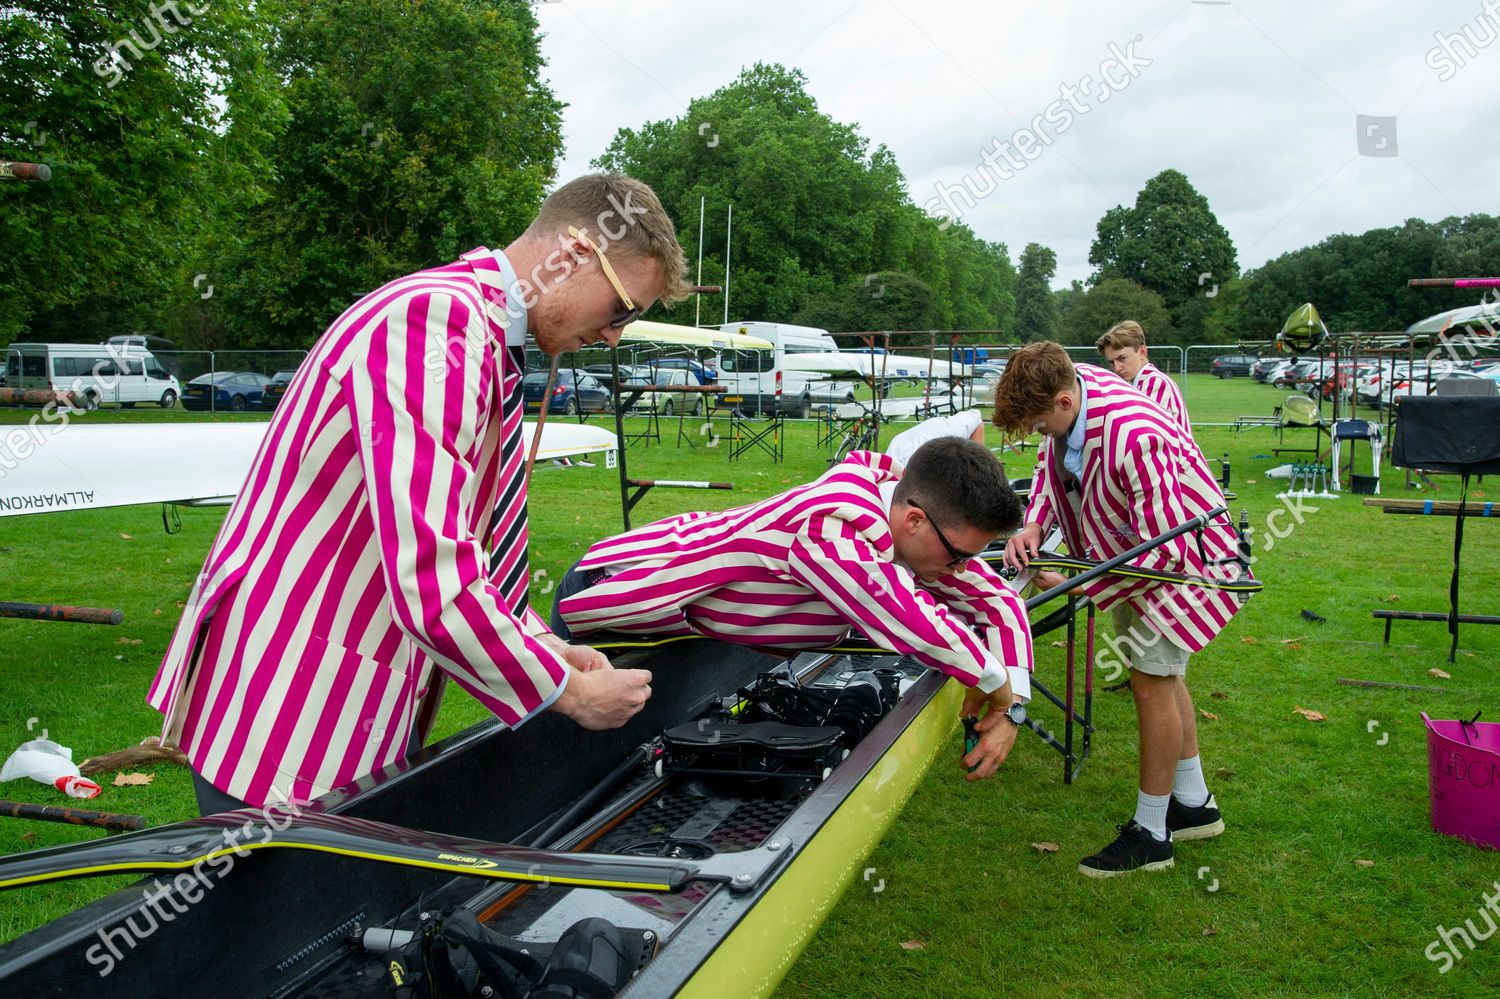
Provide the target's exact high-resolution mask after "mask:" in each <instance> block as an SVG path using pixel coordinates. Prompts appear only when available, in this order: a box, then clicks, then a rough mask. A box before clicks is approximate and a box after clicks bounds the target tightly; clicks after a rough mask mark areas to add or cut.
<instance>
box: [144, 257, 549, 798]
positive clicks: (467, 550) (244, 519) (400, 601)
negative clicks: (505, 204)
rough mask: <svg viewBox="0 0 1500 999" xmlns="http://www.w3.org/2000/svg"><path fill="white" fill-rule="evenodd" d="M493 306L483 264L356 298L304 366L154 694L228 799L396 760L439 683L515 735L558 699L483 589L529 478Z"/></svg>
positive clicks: (541, 630) (542, 659) (492, 590)
mask: <svg viewBox="0 0 1500 999" xmlns="http://www.w3.org/2000/svg"><path fill="white" fill-rule="evenodd" d="M503 302H504V288H503V282H502V280H501V277H500V270H499V265H498V263H497V261H496V259H495V256H494V254H493V253H491V252H490V251H488V250H485V249H484V248H482V247H481V248H480V249H478V250H475V251H473V252H471V253H469V254H465V255H464V257H463V258H462V259H460V260H458V261H457V262H455V263H453V264H450V265H447V266H444V267H437V268H433V269H431V270H427V271H423V272H420V273H417V274H412V275H409V276H407V277H403V278H400V279H398V280H396V281H392V282H391V283H390V284H387V285H385V286H384V287H382V288H380V289H378V290H376V291H373V292H371V293H370V294H368V295H366V296H365V297H364V298H362V299H361V300H360V301H359V302H357V303H355V304H354V305H353V306H352V307H350V308H349V310H348V311H347V312H345V313H344V314H343V315H342V316H340V317H339V318H338V320H337V321H335V322H334V324H333V325H332V326H331V327H329V329H328V331H327V332H326V333H324V334H323V336H322V338H321V339H319V341H318V342H317V344H316V345H315V346H314V347H313V349H312V352H311V353H310V354H309V356H308V357H307V359H306V360H305V361H304V362H303V363H302V366H301V367H300V368H299V369H298V371H297V375H296V377H295V378H294V379H293V381H292V383H291V386H290V387H289V388H288V390H287V393H286V396H285V398H284V399H283V400H282V402H281V404H280V405H279V406H278V407H277V409H276V413H275V416H274V417H272V419H271V424H270V427H269V429H268V431H267V433H266V438H265V442H264V443H263V444H262V445H261V448H260V451H259V453H258V454H257V455H256V457H255V460H254V463H253V464H252V466H251V469H250V474H249V478H248V480H247V481H246V483H245V486H244V488H243V489H242V490H241V491H240V493H239V495H238V497H237V498H236V499H235V502H234V504H233V505H232V506H231V507H230V509H229V513H228V516H227V517H226V518H225V520H224V524H223V526H222V527H221V528H220V530H219V534H218V537H217V539H216V540H215V542H214V544H213V547H212V548H211V549H210V551H209V553H208V558H207V560H206V561H205V563H204V566H203V571H202V573H201V574H200V575H199V577H198V581H197V583H196V585H194V587H193V589H192V593H191V594H190V596H189V597H188V600H187V605H186V607H185V609H184V610H183V614H182V619H181V621H179V623H178V626H177V631H176V633H175V634H174V636H173V638H172V642H171V645H170V646H169V647H168V649H167V653H166V656H165V658H164V659H163V660H162V665H161V669H160V671H159V672H158V674H157V676H156V680H155V682H154V683H153V684H152V687H151V692H150V695H149V697H148V701H149V703H150V704H151V705H152V706H153V707H155V708H156V709H157V710H159V711H161V712H162V713H163V714H164V715H165V716H166V721H165V725H164V735H165V736H166V737H168V738H171V739H174V740H176V741H177V742H178V743H179V744H180V745H181V746H182V748H183V749H184V750H185V751H186V752H187V755H188V759H189V760H190V762H191V763H192V765H193V767H194V769H196V770H197V771H198V772H199V773H201V774H202V775H203V776H204V777H205V778H207V779H208V780H209V781H210V782H211V783H212V784H213V785H214V786H215V787H217V788H219V789H220V790H222V791H225V792H227V793H229V794H231V795H233V796H235V797H237V798H241V799H243V800H244V801H246V802H248V803H250V804H252V805H260V804H263V803H265V802H266V801H268V800H273V799H276V800H280V799H282V798H286V799H290V800H306V799H308V798H310V797H313V796H315V795H317V794H321V793H323V792H324V791H327V790H328V789H330V788H333V787H337V786H339V785H341V784H344V783H347V782H348V781H350V780H352V779H354V778H356V777H359V776H361V775H363V774H366V773H369V772H370V771H371V770H373V769H376V768H379V767H382V766H385V765H388V764H390V763H393V762H395V761H397V760H399V759H401V758H402V757H403V756H404V755H405V752H406V749H407V742H408V739H409V738H410V734H411V730H412V726H413V716H414V713H415V707H416V705H417V702H418V700H419V698H420V697H421V695H422V694H424V693H425V689H426V685H427V683H428V682H429V679H430V676H431V672H432V669H433V668H434V667H436V668H440V669H442V670H444V671H446V672H447V673H448V674H449V675H450V676H452V677H453V679H454V680H456V681H457V682H458V683H459V684H460V685H461V686H463V687H464V688H465V689H466V690H468V691H469V692H470V693H471V694H473V695H474V696H475V697H476V698H478V699H479V700H480V701H481V702H482V703H483V704H484V705H485V706H486V707H487V708H489V709H490V710H491V711H493V712H494V713H495V714H496V715H498V716H499V717H500V718H501V720H503V721H505V722H507V723H509V724H512V725H514V724H517V723H519V722H521V721H522V720H524V719H525V718H527V717H528V716H529V715H531V714H532V713H534V712H535V711H537V710H538V709H539V708H541V707H543V706H545V705H546V704H547V703H548V701H549V699H550V698H552V697H553V696H555V694H556V693H557V692H558V691H559V690H560V684H561V683H562V682H563V681H564V678H565V677H566V670H567V666H566V664H565V663H564V662H563V660H562V659H561V658H560V657H559V656H558V655H557V654H556V653H555V652H553V650H552V649H551V648H549V647H548V646H547V645H545V644H543V643H542V642H541V641H540V640H539V639H538V637H537V636H539V635H542V634H545V633H546V632H547V628H546V625H545V624H544V623H542V621H541V619H540V618H539V617H537V616H536V615H535V614H534V613H531V612H528V613H527V615H526V620H524V621H521V620H517V619H516V617H514V616H513V615H512V614H511V613H510V611H509V610H508V609H507V606H506V603H505V600H504V599H503V597H502V595H501V593H500V592H499V590H498V589H497V587H496V585H495V583H494V582H493V581H492V580H490V579H489V578H487V572H486V552H485V551H484V543H483V539H484V538H486V537H487V536H488V534H489V531H490V529H491V527H492V524H491V520H492V518H493V517H494V508H495V505H496V503H497V497H498V496H499V495H500V492H501V488H502V485H503V483H504V480H505V479H506V477H507V476H509V475H511V474H521V473H516V472H515V469H514V468H513V467H505V468H502V467H501V448H500V443H501V440H502V436H503V434H504V433H505V432H506V431H507V430H511V429H514V424H516V423H517V422H518V421H519V420H520V419H521V413H520V411H519V409H520V407H519V406H515V407H502V406H501V400H502V399H503V398H505V395H504V391H505V388H506V387H507V386H510V385H512V384H513V383H514V379H516V378H519V377H520V374H521V373H520V372H517V371H513V370H510V368H511V365H510V363H509V362H508V361H507V360H506V350H505V347H504V342H505V334H504V331H503V329H502V327H501V325H500V321H501V320H502V319H503V318H504V309H503ZM511 408H514V409H515V410H516V411H515V412H510V411H502V410H509V409H511ZM513 463H514V462H513ZM195 652H196V654H195Z"/></svg>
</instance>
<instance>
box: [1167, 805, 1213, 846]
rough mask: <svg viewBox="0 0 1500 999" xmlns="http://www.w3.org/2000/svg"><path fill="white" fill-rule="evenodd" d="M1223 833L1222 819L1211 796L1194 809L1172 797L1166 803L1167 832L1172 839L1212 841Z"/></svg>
mask: <svg viewBox="0 0 1500 999" xmlns="http://www.w3.org/2000/svg"><path fill="white" fill-rule="evenodd" d="M1223 831H1224V817H1223V816H1222V815H1220V814H1219V803H1218V802H1217V801H1215V800H1214V796H1213V795H1211V794H1210V795H1209V796H1208V800H1207V801H1205V802H1204V803H1203V804H1201V805H1198V806H1196V807H1191V806H1188V805H1184V804H1183V803H1182V802H1180V801H1178V800H1177V796H1176V795H1173V796H1172V798H1171V800H1169V801H1168V802H1167V832H1169V833H1171V834H1172V839H1174V840H1178V841H1186V840H1190V839H1213V838H1214V837H1215V836H1217V835H1219V833H1221V832H1223Z"/></svg>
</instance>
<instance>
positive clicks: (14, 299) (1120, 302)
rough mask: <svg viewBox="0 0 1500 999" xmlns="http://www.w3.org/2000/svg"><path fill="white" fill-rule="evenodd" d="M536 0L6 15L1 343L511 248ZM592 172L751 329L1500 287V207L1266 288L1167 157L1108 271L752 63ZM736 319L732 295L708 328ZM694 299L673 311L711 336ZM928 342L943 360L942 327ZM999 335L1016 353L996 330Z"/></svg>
mask: <svg viewBox="0 0 1500 999" xmlns="http://www.w3.org/2000/svg"><path fill="white" fill-rule="evenodd" d="M544 74H545V62H544V60H543V58H542V55H541V49H540V43H539V30H538V25H537V21H536V17H535V14H534V11H533V8H532V5H531V4H529V3H526V2H522V0H424V2H422V3H415V2H412V0H222V2H220V0H215V2H213V3H211V4H210V3H201V4H199V3H191V2H187V0H177V2H167V3H162V2H159V0H123V2H117V3H112V4H110V5H108V7H106V6H105V5H103V4H94V3H87V4H66V5H64V4H58V3H55V2H53V0H13V2H12V3H9V4H7V5H6V6H5V8H4V11H3V12H0V87H3V89H4V93H6V94H7V100H8V103H9V104H10V105H11V106H10V107H9V108H8V109H7V111H6V113H5V115H4V116H3V117H0V159H4V160H26V161H36V162H44V163H47V164H48V165H49V166H51V168H52V179H51V181H49V182H47V183H20V182H15V181H5V182H0V240H3V245H4V246H6V248H7V250H8V251H9V252H8V254H7V256H8V266H7V267H6V268H5V269H4V270H3V271H0V340H4V341H8V340H14V339H17V338H26V339H42V340H63V341H67V340H79V341H93V342H98V341H100V340H102V339H104V338H105V337H107V336H109V335H112V334H115V333H122V332H150V333H159V334H162V335H165V336H168V337H170V338H172V339H174V340H176V341H178V342H179V343H180V344H182V345H183V346H187V347H210V348H218V347H237V348H257V347H301V346H306V345H308V344H310V343H311V342H312V340H314V339H315V338H316V337H317V336H318V335H319V334H320V333H321V331H322V330H323V329H324V328H325V327H326V326H327V324H328V323H329V322H330V321H331V320H332V319H333V318H334V317H335V316H336V315H337V314H338V313H339V312H341V311H342V310H343V309H344V308H345V307H347V305H348V304H349V303H350V302H351V301H352V300H353V299H355V298H356V297H358V296H359V295H360V294H362V293H364V292H366V291H368V290H370V289H371V288H374V287H376V286H378V285H379V284H381V283H383V282H384V281H387V280H389V279H391V278H392V277H395V276H398V275H400V274H402V273H406V272H408V271H412V270H417V269H420V268H422V267H427V266H432V265H434V264H438V263H442V262H446V261H449V260H452V259H455V258H456V257H457V256H458V254H460V253H462V252H464V251H466V250H468V249H471V248H472V247H474V246H476V245H479V244H486V245H489V246H492V247H498V246H503V245H505V244H506V243H507V242H509V241H510V239H512V238H514V237H515V236H516V235H517V234H518V233H519V232H520V231H521V229H522V228H523V227H524V226H525V225H526V223H527V222H528V221H529V219H530V218H531V217H532V215H533V213H534V212H535V210H536V208H537V206H538V205H539V204H540V202H541V199H542V198H543V197H544V195H545V193H546V191H547V190H548V189H549V188H550V187H551V186H553V185H554V184H555V183H557V182H558V181H559V180H565V179H567V178H558V177H557V176H556V170H557V164H558V159H559V157H560V155H561V152H562V131H561V116H562V107H563V105H562V104H561V103H560V102H559V101H558V99H557V97H556V95H555V94H554V93H553V92H552V90H551V88H550V87H549V86H548V85H547V83H546V81H545V78H544ZM594 164H595V166H596V167H598V168H601V169H609V170H621V171H624V172H627V173H630V174H632V175H634V176H636V177H639V178H640V179H642V180H644V181H646V182H647V183H649V184H651V185H652V186H653V187H654V188H655V189H656V190H657V192H658V194H660V195H661V197H662V200H663V202H664V203H665V204H666V206H667V207H668V209H669V211H670V212H671V213H672V216H673V218H674V219H675V220H676V222H677V225H678V229H679V236H680V239H681V241H682V244H683V246H684V249H685V250H686V251H687V253H688V256H689V258H690V262H692V263H693V264H694V266H696V259H697V256H698V253H699V250H700V247H699V235H698V232H699V224H700V205H702V206H703V209H702V213H701V221H702V225H703V230H704V238H703V243H704V245H703V246H702V247H701V250H702V260H703V263H702V280H703V282H704V283H706V284H721V285H722V284H724V283H725V263H726V245H725V236H726V233H725V228H726V221H727V219H728V215H729V211H730V206H733V232H732V240H731V241H730V243H729V246H728V247H727V250H728V265H729V269H728V286H729V294H730V301H729V312H730V316H731V318H732V319H775V320H782V321H790V322H797V323H803V324H806V325H812V326H820V327H823V328H826V329H830V330H833V331H836V332H843V331H863V330H907V331H928V330H969V331H996V330H999V331H1002V333H1001V337H1002V338H1004V339H1011V340H1030V339H1038V338H1043V337H1050V338H1057V339H1061V340H1063V341H1065V342H1071V343H1092V342H1093V340H1094V338H1095V337H1097V336H1098V335H1099V333H1100V332H1102V331H1103V330H1104V329H1105V328H1107V327H1108V326H1110V325H1112V324H1113V323H1114V322H1117V321H1119V320H1120V319H1124V318H1133V319H1136V320H1137V321H1139V322H1141V323H1142V324H1143V325H1144V326H1145V327H1146V329H1147V331H1148V334H1149V335H1151V336H1152V338H1153V340H1155V341H1159V342H1167V343H1198V342H1205V341H1207V342H1219V341H1223V342H1229V341H1234V340H1238V339H1258V338H1264V337H1266V336H1268V335H1273V334H1274V333H1275V331H1276V330H1277V329H1279V328H1280V324H1281V322H1282V320H1283V319H1284V318H1285V316H1286V314H1287V313H1288V312H1290V311H1291V309H1292V308H1294V307H1295V306H1296V305H1298V304H1300V303H1301V302H1304V301H1312V302H1314V303H1315V304H1316V305H1317V306H1318V308H1319V310H1320V311H1321V312H1322V314H1323V316H1324V318H1325V320H1326V321H1327V322H1328V324H1329V326H1330V328H1334V329H1367V330H1376V329H1398V328H1402V327H1404V326H1405V325H1408V324H1409V323H1411V322H1413V321H1415V320H1416V319H1418V318H1420V317H1421V316H1423V315H1427V314H1429V313H1431V312H1434V311H1438V310H1439V309H1442V308H1451V307H1454V306H1457V305H1463V304H1472V302H1471V301H1469V300H1470V299H1471V298H1472V297H1473V296H1471V295H1464V294H1463V293H1459V292H1443V293H1433V292H1412V291H1409V290H1407V289H1406V288H1405V280H1406V278H1408V277H1413V276H1419V275H1425V274H1441V273H1453V274H1458V273H1460V272H1463V273H1479V272H1480V271H1486V270H1491V271H1492V270H1494V267H1495V261H1496V259H1497V251H1500V222H1497V220H1496V219H1495V218H1493V217H1491V216H1487V215H1471V216H1466V217H1463V218H1449V219H1444V220H1442V221H1441V222H1437V223H1428V222H1424V221H1422V220H1420V219H1412V220H1409V221H1407V222H1406V223H1404V224H1403V225H1402V226H1399V227H1394V228H1390V229H1377V230H1372V231H1370V232H1367V233H1363V234H1361V235H1342V234H1341V235H1336V236H1330V237H1329V238H1328V239H1326V240H1324V241H1322V242H1321V243H1319V244H1317V245H1316V246H1311V247H1306V248H1303V249H1300V250H1296V251H1293V252H1291V253H1287V254H1283V255H1282V256H1280V257H1277V258H1276V259H1274V260H1271V261H1268V262H1267V263H1266V264H1264V265H1263V266H1261V267H1259V268H1256V269H1254V270H1250V271H1246V272H1244V273H1241V272H1240V271H1239V269H1238V263H1237V256H1236V251H1235V248H1234V245H1233V242H1232V241H1231V239H1230V237H1229V235H1228V233H1227V232H1226V231H1225V230H1224V228H1223V227H1222V226H1221V225H1220V224H1219V222H1218V220H1217V219H1216V218H1215V216H1214V214H1213V211H1212V209H1211V207H1210V205H1209V203H1208V200H1207V199H1206V198H1205V197H1204V196H1203V195H1202V194H1200V193H1199V192H1198V191H1197V190H1196V189H1194V187H1193V186H1192V184H1191V183H1190V182H1189V180H1188V178H1187V177H1186V176H1184V175H1183V174H1182V173H1180V172H1178V171H1176V170H1166V171H1163V172H1162V173H1161V174H1159V175H1157V176H1156V177H1153V178H1151V179H1150V180H1148V181H1147V182H1146V183H1145V184H1144V186H1143V187H1142V189H1141V191H1140V192H1139V193H1138V195H1137V197H1136V199H1135V202H1134V204H1132V205H1129V206H1124V205H1121V206H1116V207H1115V208H1112V209H1110V210H1109V211H1108V212H1106V213H1105V214H1104V216H1103V217H1102V218H1101V219H1100V220H1099V223H1098V226H1097V228H1096V233H1095V238H1094V241H1093V245H1092V247H1091V250H1090V254H1089V262H1090V265H1091V266H1092V267H1093V268H1094V269H1093V272H1092V273H1091V274H1090V275H1089V277H1088V279H1087V281H1084V282H1080V281H1074V282H1072V285H1071V286H1070V287H1069V288H1065V289H1062V290H1053V289H1052V287H1051V285H1052V282H1053V280H1054V278H1055V276H1056V266H1057V260H1056V255H1055V253H1054V252H1053V251H1052V250H1051V249H1049V248H1048V247H1046V246H1042V245H1040V244H1037V243H1028V244H1027V245H1026V246H1025V247H1024V248H1023V249H1022V251H1021V253H1020V256H1019V258H1018V259H1017V260H1016V261H1015V262H1014V263H1013V262H1012V258H1011V254H1010V250H1009V248H1008V246H1007V245H1006V244H1005V243H1003V242H991V241H988V240H985V239H982V238H980V237H979V236H978V235H976V234H975V233H974V232H973V231H972V230H971V229H970V228H969V227H967V226H965V225H963V224H962V223H951V224H950V223H943V224H940V223H939V221H938V220H937V219H934V218H932V217H931V216H929V215H927V214H926V213H925V212H924V211H923V210H922V209H921V208H919V207H918V206H917V205H916V204H915V203H914V202H913V201H912V199H911V197H910V195H909V193H908V191H907V184H906V178H905V176H904V175H903V173H902V171H901V168H900V166H899V164H898V163H897V160H896V157H895V155H894V153H893V152H892V151H891V150H890V149H889V148H887V147H886V146H884V145H882V144H879V143H873V142H872V141H871V140H870V139H869V138H867V137H866V136H864V135H863V134H862V133H861V132H860V130H859V128H858V127H857V126H855V125H851V124H846V123H842V122H838V121H836V120H834V119H833V118H832V117H830V116H829V115H827V114H826V113H824V112H823V111H821V110H820V109H819V108H818V105H817V102H816V101H815V100H814V98H813V97H812V95H811V93H810V92H809V87H808V80H807V78H806V76H805V75H804V74H803V73H802V72H801V71H800V70H797V69H795V68H787V67H784V66H780V65H776V64H756V65H755V66H752V67H749V68H747V69H744V70H742V71H741V72H740V73H739V74H738V75H737V76H736V77H735V78H734V79H733V80H731V81H729V82H728V83H727V84H726V85H724V86H723V87H721V88H719V89H718V90H715V91H714V92H712V93H710V94H708V95H706V96H703V97H699V98H696V99H695V100H693V101H692V102H691V103H690V104H689V105H688V107H687V108H686V110H685V111H684V113H683V114H681V115H680V116H678V117H675V118H671V119H667V120H662V121H648V122H645V123H642V124H640V125H638V126H633V127H622V128H621V129H619V131H618V132H617V133H616V134H615V136H614V138H613V140H612V141H611V142H610V143H609V145H608V146H607V148H605V149H604V150H603V151H602V152H601V153H600V155H599V156H598V157H597V158H596V159H595V161H594ZM722 309H723V302H722V300H721V299H719V298H713V297H709V298H705V299H704V312H703V321H704V322H711V321H713V320H716V319H717V318H719V316H720V313H721V312H722ZM692 310H693V303H692V302H688V303H684V304H682V305H679V306H678V307H677V308H676V309H675V310H673V311H671V312H666V311H662V310H654V313H655V314H653V315H652V316H651V318H656V319H662V320H665V321H671V322H687V323H691V322H692V321H693V311H692ZM911 339H912V340H913V342H918V343H925V342H926V341H927V337H926V336H925V335H922V334H921V333H920V332H919V333H918V334H917V335H914V336H912V337H911ZM970 339H971V340H993V339H995V334H994V333H993V332H987V333H983V334H980V333H977V332H976V333H974V334H973V335H972V336H971V337H970Z"/></svg>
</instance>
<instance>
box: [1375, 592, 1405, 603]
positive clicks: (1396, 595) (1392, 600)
mask: <svg viewBox="0 0 1500 999" xmlns="http://www.w3.org/2000/svg"><path fill="white" fill-rule="evenodd" d="M1380 599H1381V600H1384V601H1385V602H1386V603H1388V604H1393V603H1395V602H1396V601H1398V600H1400V599H1401V594H1399V593H1392V594H1391V595H1390V596H1388V597H1381V598H1380Z"/></svg>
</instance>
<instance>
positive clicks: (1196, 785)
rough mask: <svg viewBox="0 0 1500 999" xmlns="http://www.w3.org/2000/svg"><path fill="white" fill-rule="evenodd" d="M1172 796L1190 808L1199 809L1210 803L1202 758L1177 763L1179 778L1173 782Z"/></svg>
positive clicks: (1195, 757)
mask: <svg viewBox="0 0 1500 999" xmlns="http://www.w3.org/2000/svg"><path fill="white" fill-rule="evenodd" d="M1172 794H1173V795H1174V796H1175V797H1176V798H1177V800H1178V801H1180V802H1182V803H1183V804H1184V805H1187V806H1188V807H1189V808H1197V807H1198V806H1199V805H1202V804H1203V803H1204V802H1206V801H1208V785H1207V784H1205V783H1203V761H1202V759H1201V758H1200V757H1197V756H1194V757H1193V758H1192V759H1190V760H1178V761H1177V778H1176V779H1175V780H1173V781H1172Z"/></svg>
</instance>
